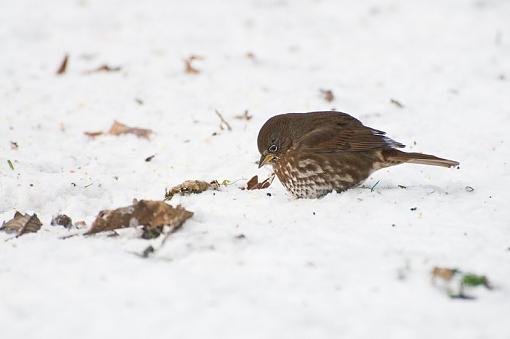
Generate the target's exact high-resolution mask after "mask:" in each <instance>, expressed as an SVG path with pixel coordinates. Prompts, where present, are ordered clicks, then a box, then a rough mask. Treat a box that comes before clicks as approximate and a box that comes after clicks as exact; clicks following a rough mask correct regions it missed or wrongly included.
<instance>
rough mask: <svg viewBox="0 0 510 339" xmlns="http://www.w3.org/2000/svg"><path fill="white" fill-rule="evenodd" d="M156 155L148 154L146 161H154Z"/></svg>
mask: <svg viewBox="0 0 510 339" xmlns="http://www.w3.org/2000/svg"><path fill="white" fill-rule="evenodd" d="M155 156H156V154H153V155H150V156H148V157H147V158H145V162H150V161H152V159H154V157H155Z"/></svg>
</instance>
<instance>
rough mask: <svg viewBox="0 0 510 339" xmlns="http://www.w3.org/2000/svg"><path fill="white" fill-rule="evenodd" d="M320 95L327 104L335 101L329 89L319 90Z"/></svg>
mask: <svg viewBox="0 0 510 339" xmlns="http://www.w3.org/2000/svg"><path fill="white" fill-rule="evenodd" d="M320 92H321V94H322V98H323V99H324V100H326V101H327V102H332V101H333V100H335V95H334V94H333V91H332V90H330V89H321V90H320Z"/></svg>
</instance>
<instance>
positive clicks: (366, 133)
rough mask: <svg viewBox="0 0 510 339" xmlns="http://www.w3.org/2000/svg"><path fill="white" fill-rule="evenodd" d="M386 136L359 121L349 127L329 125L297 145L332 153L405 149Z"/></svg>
mask: <svg viewBox="0 0 510 339" xmlns="http://www.w3.org/2000/svg"><path fill="white" fill-rule="evenodd" d="M385 134H386V133H385V132H383V131H379V130H376V129H373V128H370V127H366V126H364V125H363V124H361V123H360V122H359V121H357V120H355V121H352V123H349V124H347V125H340V124H328V125H327V126H321V127H317V128H315V129H313V130H312V131H310V132H308V133H307V134H305V135H303V137H301V138H300V139H299V140H298V142H297V143H296V148H301V149H307V150H310V151H313V152H318V153H331V152H340V151H354V152H358V151H367V150H371V149H377V148H383V149H385V148H394V147H397V148H400V147H404V145H403V144H401V143H399V142H397V141H395V140H393V139H390V138H388V137H387V136H385Z"/></svg>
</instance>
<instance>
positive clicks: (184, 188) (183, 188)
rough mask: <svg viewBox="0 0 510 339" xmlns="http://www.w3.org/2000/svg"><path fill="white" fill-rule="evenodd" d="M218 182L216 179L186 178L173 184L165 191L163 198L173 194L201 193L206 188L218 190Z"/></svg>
mask: <svg viewBox="0 0 510 339" xmlns="http://www.w3.org/2000/svg"><path fill="white" fill-rule="evenodd" d="M219 188H220V183H219V182H218V181H216V180H213V181H211V182H207V181H201V180H186V181H185V182H183V183H182V184H179V185H177V186H174V187H172V188H170V189H169V190H167V191H166V192H165V200H170V199H172V197H173V196H174V195H175V194H179V195H186V194H191V193H202V192H204V191H207V190H218V189H219Z"/></svg>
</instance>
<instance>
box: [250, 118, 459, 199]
mask: <svg viewBox="0 0 510 339" xmlns="http://www.w3.org/2000/svg"><path fill="white" fill-rule="evenodd" d="M257 146H258V150H259V153H260V160H259V163H258V164H259V168H260V167H262V166H265V165H271V166H272V167H273V171H274V173H275V174H276V176H277V177H278V179H279V180H280V182H281V183H282V185H283V186H284V187H285V188H286V189H287V191H288V192H290V193H291V195H293V196H294V197H296V198H309V199H313V198H320V197H323V196H324V195H326V194H328V193H330V192H332V191H336V192H339V193H340V192H343V191H345V190H348V189H350V188H353V187H355V186H357V185H359V184H361V183H362V182H363V181H364V180H365V179H367V178H368V177H369V176H370V175H371V174H372V173H373V172H374V171H377V170H379V169H381V168H386V167H390V166H394V165H399V164H403V163H411V164H422V165H432V166H442V167H456V166H458V165H459V163H458V162H457V161H454V160H448V159H443V158H439V157H436V156H434V155H429V154H423V153H414V152H413V153H408V152H403V151H401V150H399V149H398V148H403V147H405V146H404V145H403V144H401V143H400V142H397V141H395V140H393V139H391V138H389V137H387V136H386V133H385V132H383V131H380V130H377V129H374V128H371V127H367V126H365V125H363V123H362V122H361V121H359V120H358V119H356V118H354V117H352V116H351V115H349V114H347V113H342V112H337V111H320V112H308V113H285V114H279V115H275V116H273V117H271V118H270V119H269V120H267V121H266V122H265V123H264V125H263V126H262V128H261V129H260V131H259V134H258V137H257Z"/></svg>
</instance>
